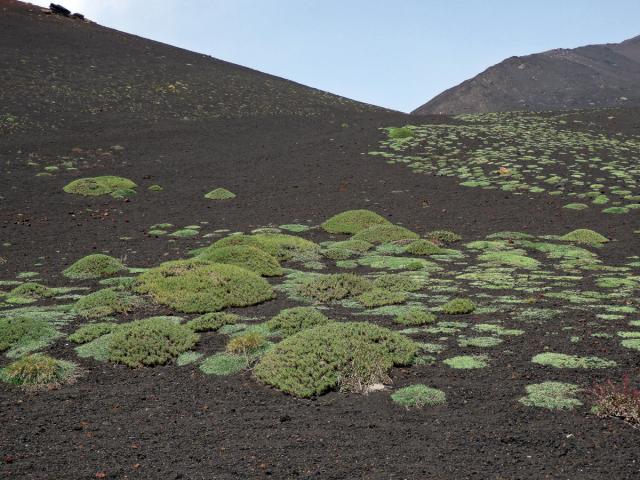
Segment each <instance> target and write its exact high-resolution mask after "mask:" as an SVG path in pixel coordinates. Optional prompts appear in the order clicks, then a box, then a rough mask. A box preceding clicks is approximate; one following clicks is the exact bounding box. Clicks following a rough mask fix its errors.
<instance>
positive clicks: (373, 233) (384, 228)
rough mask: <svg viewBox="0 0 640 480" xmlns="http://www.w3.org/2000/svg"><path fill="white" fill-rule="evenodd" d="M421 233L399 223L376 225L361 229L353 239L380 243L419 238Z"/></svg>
mask: <svg viewBox="0 0 640 480" xmlns="http://www.w3.org/2000/svg"><path fill="white" fill-rule="evenodd" d="M418 238H420V237H419V235H418V234H417V233H415V232H412V231H411V230H409V229H407V228H404V227H401V226H399V225H393V224H389V225H374V226H372V227H368V228H365V229H364V230H361V231H359V232H358V233H356V234H355V235H354V236H353V238H352V239H353V240H360V241H364V242H368V243H373V244H374V245H375V244H380V243H390V242H395V241H399V240H417V239H418Z"/></svg>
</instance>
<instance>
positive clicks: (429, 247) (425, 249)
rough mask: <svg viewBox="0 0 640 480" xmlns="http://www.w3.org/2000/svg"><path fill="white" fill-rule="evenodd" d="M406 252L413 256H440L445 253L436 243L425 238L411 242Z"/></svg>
mask: <svg viewBox="0 0 640 480" xmlns="http://www.w3.org/2000/svg"><path fill="white" fill-rule="evenodd" d="M405 251H406V252H407V253H409V254H411V255H424V256H427V255H440V254H442V253H444V251H445V250H444V249H443V248H442V247H439V246H438V245H436V244H435V243H433V242H431V241H429V240H425V239H423V238H421V239H419V240H416V241H414V242H411V243H410V244H409V245H407V246H406V248H405Z"/></svg>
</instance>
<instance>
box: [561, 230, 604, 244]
mask: <svg viewBox="0 0 640 480" xmlns="http://www.w3.org/2000/svg"><path fill="white" fill-rule="evenodd" d="M560 240H565V241H567V242H575V243H586V244H588V245H597V244H600V243H607V242H608V241H609V239H608V238H607V237H605V236H604V235H600V234H599V233H598V232H594V231H593V230H589V229H586V228H579V229H577V230H573V231H572V232H569V233H567V234H566V235H563V236H562V237H560Z"/></svg>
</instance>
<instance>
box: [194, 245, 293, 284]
mask: <svg viewBox="0 0 640 480" xmlns="http://www.w3.org/2000/svg"><path fill="white" fill-rule="evenodd" d="M195 258H196V260H199V261H203V262H207V263H227V264H229V265H237V266H239V267H243V268H246V269H247V270H251V271H252V272H255V273H257V274H258V275H262V276H265V277H277V276H280V275H282V274H283V270H282V267H281V266H280V263H279V262H278V260H276V258H275V257H274V256H272V255H270V254H268V253H267V252H265V251H263V250H260V249H259V248H256V247H252V246H250V245H234V246H231V247H220V248H212V249H206V250H204V251H203V252H202V253H200V254H199V255H198V256H197V257H195Z"/></svg>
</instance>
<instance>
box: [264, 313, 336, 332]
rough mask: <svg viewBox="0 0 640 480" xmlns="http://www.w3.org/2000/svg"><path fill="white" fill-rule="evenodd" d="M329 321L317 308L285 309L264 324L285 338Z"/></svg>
mask: <svg viewBox="0 0 640 480" xmlns="http://www.w3.org/2000/svg"><path fill="white" fill-rule="evenodd" d="M330 321H331V320H329V318H328V317H327V316H326V315H325V314H324V313H322V312H321V311H320V310H318V309H317V308H313V307H293V308H285V309H284V310H282V311H280V313H278V315H276V316H275V317H273V318H272V319H271V320H269V321H267V322H266V326H267V328H268V329H269V330H270V331H272V332H274V333H277V334H278V335H279V336H281V337H283V338H285V337H290V336H291V335H294V334H296V333H298V332H301V331H302V330H307V329H309V328H313V327H317V326H319V325H324V324H326V323H329V322H330Z"/></svg>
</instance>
